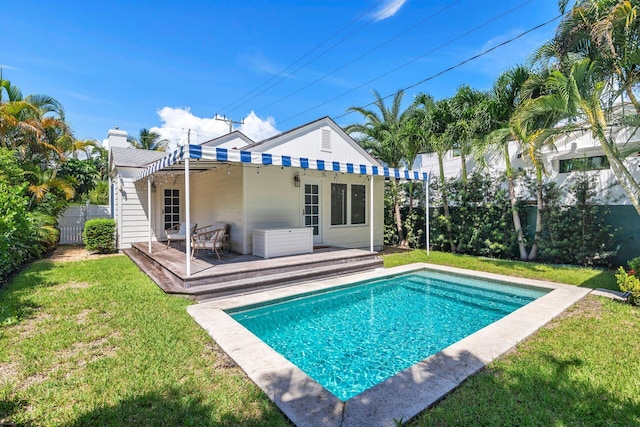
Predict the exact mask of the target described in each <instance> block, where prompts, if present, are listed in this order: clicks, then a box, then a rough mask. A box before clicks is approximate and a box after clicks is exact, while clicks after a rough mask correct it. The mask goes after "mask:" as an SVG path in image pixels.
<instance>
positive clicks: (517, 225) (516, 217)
mask: <svg viewBox="0 0 640 427" xmlns="http://www.w3.org/2000/svg"><path fill="white" fill-rule="evenodd" d="M508 155H509V153H508V151H507V156H508ZM510 163H511V162H509V161H507V168H508V169H507V184H508V185H509V202H511V216H512V218H513V228H514V229H515V232H516V239H517V241H518V250H519V251H520V260H521V261H526V260H527V259H528V258H529V254H528V253H527V248H526V246H525V245H524V234H523V233H522V222H521V221H520V212H518V199H517V198H516V188H515V184H514V182H513V173H512V172H511V166H510Z"/></svg>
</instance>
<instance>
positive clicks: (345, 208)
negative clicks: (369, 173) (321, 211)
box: [331, 184, 367, 225]
mask: <svg viewBox="0 0 640 427" xmlns="http://www.w3.org/2000/svg"><path fill="white" fill-rule="evenodd" d="M366 206H367V203H366V186H365V185H356V184H350V185H347V184H331V225H349V224H352V225H356V224H366ZM348 220H350V222H348Z"/></svg>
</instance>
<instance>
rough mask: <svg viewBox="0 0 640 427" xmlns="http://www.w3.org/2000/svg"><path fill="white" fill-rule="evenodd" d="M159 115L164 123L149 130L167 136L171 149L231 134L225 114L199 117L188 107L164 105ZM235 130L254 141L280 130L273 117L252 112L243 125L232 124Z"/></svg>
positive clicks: (163, 136)
mask: <svg viewBox="0 0 640 427" xmlns="http://www.w3.org/2000/svg"><path fill="white" fill-rule="evenodd" d="M158 116H160V120H161V121H162V122H163V124H162V126H160V127H157V126H156V127H152V128H151V129H150V131H152V132H156V133H158V134H159V135H160V136H161V137H162V138H165V139H168V140H169V145H170V148H171V149H174V148H176V147H177V146H178V145H183V144H187V143H189V142H190V143H191V144H199V143H202V142H205V141H209V140H211V139H214V138H217V137H219V136H222V135H225V134H227V133H229V124H228V122H225V121H223V120H220V119H222V118H223V117H218V119H216V118H215V117H204V118H203V117H198V116H195V115H193V114H192V113H191V111H190V110H189V108H172V107H164V108H161V109H160V110H158ZM232 130H239V131H241V132H242V133H244V134H245V135H247V136H248V137H249V138H251V139H253V140H254V141H260V140H262V139H265V138H268V137H270V136H273V135H276V134H278V133H280V132H279V131H278V130H277V129H276V127H275V120H274V119H273V118H272V117H267V118H266V119H264V120H263V119H261V118H260V117H258V116H257V115H256V114H255V113H254V112H253V111H252V112H251V113H249V114H248V115H247V117H245V119H244V123H243V124H241V125H239V126H238V125H237V124H233V125H232Z"/></svg>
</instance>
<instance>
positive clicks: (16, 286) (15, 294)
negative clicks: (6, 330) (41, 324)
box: [0, 261, 57, 327]
mask: <svg viewBox="0 0 640 427" xmlns="http://www.w3.org/2000/svg"><path fill="white" fill-rule="evenodd" d="M52 268H53V263H51V262H48V261H39V262H35V263H33V264H32V265H31V266H30V267H28V268H27V269H26V270H24V271H22V272H20V273H19V274H17V275H16V276H14V277H13V278H12V280H11V281H10V282H9V283H7V284H5V285H4V286H3V287H2V288H0V327H2V326H10V325H15V324H17V323H20V322H21V321H23V320H25V319H27V318H29V317H30V316H32V315H33V314H34V313H35V312H36V310H37V309H38V308H39V307H40V306H39V305H38V304H36V303H35V302H34V301H33V300H32V298H31V297H32V294H33V291H34V289H35V288H38V287H44V286H53V285H56V284H57V283H51V282H50V281H49V279H47V277H48V275H47V274H46V273H47V272H48V271H49V270H51V269H52Z"/></svg>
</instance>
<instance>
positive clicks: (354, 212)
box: [351, 185, 367, 224]
mask: <svg viewBox="0 0 640 427" xmlns="http://www.w3.org/2000/svg"><path fill="white" fill-rule="evenodd" d="M365 194H366V187H365V186H364V185H351V224H364V223H365V222H366V221H365V215H366V212H365V211H366V207H367V204H366V200H365Z"/></svg>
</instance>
